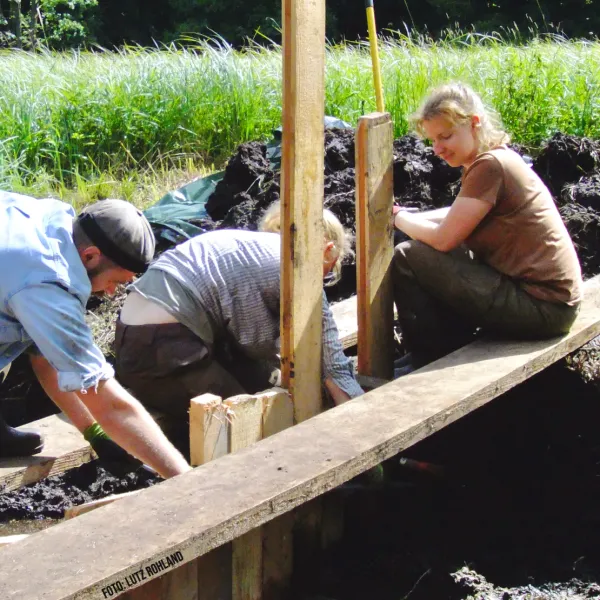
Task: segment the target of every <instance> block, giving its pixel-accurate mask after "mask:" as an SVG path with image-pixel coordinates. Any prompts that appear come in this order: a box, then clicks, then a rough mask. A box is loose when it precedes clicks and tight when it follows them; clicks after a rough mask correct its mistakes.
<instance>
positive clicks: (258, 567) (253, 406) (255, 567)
mask: <svg viewBox="0 0 600 600" xmlns="http://www.w3.org/2000/svg"><path fill="white" fill-rule="evenodd" d="M225 405H226V406H228V407H229V408H230V409H231V412H232V413H233V414H232V415H231V423H230V424H229V451H230V452H236V451H237V450H241V449H243V448H246V446H249V445H250V444H253V443H254V442H258V441H260V440H261V439H262V414H263V406H262V400H261V399H260V397H256V396H246V395H240V396H234V397H233V398H229V399H228V400H225ZM262 541H263V538H262V529H261V528H260V527H257V528H256V529H253V530H252V531H249V532H248V533H245V534H244V535H242V536H240V537H239V538H237V539H236V540H234V541H233V542H232V547H233V553H232V567H231V570H232V580H233V590H232V597H233V600H261V598H262V568H263V560H262V559H263V552H262Z"/></svg>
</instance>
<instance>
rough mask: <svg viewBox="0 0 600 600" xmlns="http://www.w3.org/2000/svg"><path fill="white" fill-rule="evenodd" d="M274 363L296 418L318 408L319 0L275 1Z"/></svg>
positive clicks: (321, 39) (321, 80)
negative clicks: (279, 80)
mask: <svg viewBox="0 0 600 600" xmlns="http://www.w3.org/2000/svg"><path fill="white" fill-rule="evenodd" d="M282 22H283V111H282V112H283V114H282V120H283V131H282V147H281V198H282V209H283V211H282V213H283V214H282V223H281V257H282V260H281V364H282V379H283V387H285V388H287V389H288V390H289V391H290V393H291V394H292V398H293V399H294V410H295V417H296V420H297V421H298V422H300V421H304V420H305V419H308V418H310V417H312V416H314V415H316V414H318V413H319V412H320V411H321V408H322V402H321V329H322V317H321V296H322V289H323V160H324V157H323V151H322V148H323V137H324V130H323V118H324V92H325V83H324V79H325V0H283V2H282Z"/></svg>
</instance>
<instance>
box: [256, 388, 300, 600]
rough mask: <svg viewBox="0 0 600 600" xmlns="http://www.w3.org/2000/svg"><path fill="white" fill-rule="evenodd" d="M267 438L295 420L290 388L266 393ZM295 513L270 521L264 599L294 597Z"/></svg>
mask: <svg viewBox="0 0 600 600" xmlns="http://www.w3.org/2000/svg"><path fill="white" fill-rule="evenodd" d="M262 398H263V425H262V427H263V432H262V437H263V439H265V438H268V437H269V436H271V435H274V434H275V433H279V432H280V431H283V430H284V429H288V428H289V427H291V426H292V425H293V424H294V406H293V404H292V399H291V397H290V395H289V394H288V393H287V391H286V390H283V389H277V388H274V389H272V390H269V391H267V392H266V393H265V394H263V395H262ZM293 528H294V515H293V514H292V513H286V514H284V515H281V516H279V517H277V518H276V519H273V520H272V521H270V522H269V523H266V524H265V525H264V526H263V527H262V535H263V573H262V579H263V587H262V599H263V600H283V599H285V598H289V597H290V586H291V580H292V571H293V567H294V564H293V558H294V554H293V533H292V530H293Z"/></svg>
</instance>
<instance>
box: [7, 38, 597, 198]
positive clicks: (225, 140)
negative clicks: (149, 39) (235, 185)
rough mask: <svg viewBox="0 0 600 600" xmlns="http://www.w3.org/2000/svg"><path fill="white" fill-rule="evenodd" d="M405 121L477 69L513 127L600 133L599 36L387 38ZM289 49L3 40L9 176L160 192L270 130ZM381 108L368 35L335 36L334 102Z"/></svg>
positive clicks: (58, 187)
mask: <svg viewBox="0 0 600 600" xmlns="http://www.w3.org/2000/svg"><path fill="white" fill-rule="evenodd" d="M380 58H381V64H382V79H383V83H384V88H385V89H384V93H385V103H386V110H388V111H390V112H391V113H392V116H393V119H394V122H395V127H396V135H402V134H404V133H406V131H407V128H408V121H407V117H408V115H409V114H410V113H411V112H412V111H413V110H414V109H415V108H416V106H417V104H418V103H419V100H420V99H421V98H422V97H423V96H424V94H425V93H426V92H427V90H428V89H429V88H430V87H431V86H433V85H435V84H438V83H440V82H444V81H448V80H461V81H465V82H468V83H470V84H471V85H473V86H474V87H475V89H477V90H478V91H479V92H480V93H481V94H482V95H483V96H484V98H485V99H486V101H487V102H488V103H489V104H490V105H492V106H494V107H495V108H496V109H497V110H498V112H499V113H500V115H501V117H502V120H503V122H504V124H505V126H506V128H507V129H508V131H509V132H510V133H511V134H512V135H513V138H514V140H515V141H518V142H520V143H522V144H525V145H527V146H530V147H535V146H537V145H539V143H540V142H542V141H543V140H544V139H546V138H548V137H549V136H550V135H551V134H552V133H553V132H555V131H563V132H565V133H572V134H576V135H581V136H590V137H596V138H597V137H600V118H599V117H600V94H599V85H600V43H598V42H596V41H592V42H583V41H579V42H575V41H567V40H564V39H561V38H557V37H552V38H546V39H541V38H540V39H536V40H534V41H532V42H530V43H528V44H526V45H515V44H510V43H508V42H506V41H503V40H502V39H500V38H496V37H490V36H485V37H483V36H476V35H473V34H468V35H467V34H464V35H459V34H455V35H453V36H452V37H448V38H447V39H445V40H443V41H438V42H431V41H427V40H422V39H420V40H416V39H409V38H406V37H402V36H399V35H398V36H396V37H389V38H385V39H382V40H381V46H380ZM281 61H282V59H281V49H280V48H277V47H276V48H271V49H264V48H258V47H254V48H249V49H247V50H245V51H243V52H236V51H233V50H231V49H230V48H228V47H227V46H226V45H224V44H219V43H217V41H214V40H213V41H210V42H208V41H207V42H205V43H199V44H198V46H197V47H195V48H194V49H188V50H176V49H168V48H167V49H162V50H144V49H126V50H123V51H121V52H118V53H101V52H98V53H89V52H86V53H83V52H82V53H69V54H55V53H50V52H45V53H38V54H27V53H23V52H8V51H6V52H4V53H2V54H0V85H1V86H2V91H3V93H2V95H1V96H0V140H1V142H0V186H1V187H2V188H3V189H13V190H19V191H22V192H26V193H31V194H33V195H50V194H51V195H54V196H59V197H63V198H67V199H69V200H70V201H72V202H74V203H75V204H78V203H85V202H89V201H92V200H95V199H96V198H101V197H106V196H121V197H125V198H128V199H130V200H132V201H134V202H136V203H137V204H140V205H144V204H148V203H153V202H154V201H156V200H157V199H158V198H159V197H160V196H162V194H164V193H165V192H166V191H168V190H169V189H173V188H174V187H177V186H179V185H181V184H182V183H183V182H185V181H187V180H189V179H191V178H192V177H194V176H197V175H199V174H202V173H203V172H205V170H211V169H213V168H215V166H216V167H218V166H221V165H222V164H223V161H224V160H225V159H226V158H227V156H228V155H229V154H230V153H231V152H232V150H233V149H234V148H235V147H236V145H237V144H239V143H240V142H243V141H248V140H255V139H268V138H269V137H270V135H271V131H272V129H273V128H275V127H277V126H278V125H279V124H280V118H281ZM373 110H375V100H374V93H373V86H372V73H371V62H370V55H369V51H368V47H366V46H365V45H361V44H347V45H343V46H329V47H328V49H327V65H326V98H325V112H326V114H329V115H333V116H336V117H339V118H342V119H345V120H347V121H349V122H350V123H351V124H354V123H356V120H357V118H358V117H359V116H360V115H361V114H364V113H368V112H371V111H373Z"/></svg>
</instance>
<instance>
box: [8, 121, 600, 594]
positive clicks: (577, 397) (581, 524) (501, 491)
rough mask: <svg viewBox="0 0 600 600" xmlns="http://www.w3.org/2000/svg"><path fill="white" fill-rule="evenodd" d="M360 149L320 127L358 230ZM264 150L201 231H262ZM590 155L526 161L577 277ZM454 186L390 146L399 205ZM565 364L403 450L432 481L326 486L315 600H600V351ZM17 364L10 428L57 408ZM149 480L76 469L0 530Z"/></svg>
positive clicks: (333, 188) (337, 202) (597, 245)
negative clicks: (339, 514) (337, 541)
mask: <svg viewBox="0 0 600 600" xmlns="http://www.w3.org/2000/svg"><path fill="white" fill-rule="evenodd" d="M515 149H516V150H517V151H519V150H520V149H519V148H518V147H515ZM354 151H355V150H354V132H353V131H352V130H343V129H339V130H338V129H328V130H326V134H325V147H324V158H325V160H324V164H325V171H324V188H325V199H324V203H325V206H326V207H328V208H330V209H331V210H332V212H333V213H334V214H336V215H337V216H338V218H340V220H341V221H342V223H343V224H344V225H345V226H346V227H347V228H348V230H349V231H350V232H351V233H353V234H354V233H355V231H356V227H355V220H354V214H355V198H354V193H355V192H354V177H355V162H354ZM267 156H268V155H267V147H266V145H264V144H261V143H259V142H251V143H247V144H242V145H241V146H240V147H239V149H238V151H237V152H236V153H235V155H234V156H232V157H231V159H230V161H229V163H228V165H227V167H226V170H225V177H224V179H223V180H222V182H220V183H219V184H218V186H217V188H216V190H215V193H214V194H213V196H212V197H211V198H210V201H209V203H208V205H207V211H208V213H209V215H210V218H209V219H205V220H203V223H202V225H203V227H204V228H205V229H207V230H208V229H214V228H219V229H223V228H244V229H251V230H252V229H256V227H257V223H258V221H259V219H260V217H261V215H262V212H263V211H264V210H265V208H266V207H267V206H268V205H269V204H270V203H271V202H273V201H274V200H277V199H279V196H280V181H279V177H280V174H279V171H278V170H276V169H273V168H272V164H271V163H270V162H269V160H268V158H267ZM599 156H600V144H599V143H598V142H595V141H592V140H586V139H580V138H575V137H572V136H565V135H562V134H556V135H555V136H554V137H553V138H552V139H550V140H548V142H547V143H546V144H545V145H544V146H543V147H541V148H539V149H538V150H537V151H535V152H532V158H533V165H532V168H533V169H535V171H536V172H537V173H538V174H539V175H540V177H541V178H542V179H543V180H544V182H545V183H546V184H547V185H548V187H549V189H550V190H551V192H552V194H553V197H554V199H555V201H556V204H557V206H558V207H559V211H560V214H561V216H562V218H563V220H564V222H565V224H566V226H567V229H568V230H569V232H570V234H571V236H572V238H573V241H574V243H575V246H576V248H577V252H578V254H579V257H580V260H581V263H582V267H583V271H584V275H585V277H586V278H588V277H591V276H593V275H595V274H597V273H600V241H599V236H600V165H599ZM459 183H460V170H458V169H453V168H450V167H448V166H447V165H446V164H445V163H443V161H441V160H440V159H438V158H437V157H436V156H435V155H434V154H433V152H432V150H431V148H429V147H428V146H427V145H425V144H424V143H423V142H422V141H421V140H419V139H418V138H416V137H414V136H405V137H402V138H400V139H398V140H395V141H394V195H395V199H396V201H397V202H398V203H399V204H401V205H404V206H410V207H417V208H420V209H428V208H437V207H442V206H447V205H449V204H450V203H451V202H452V199H453V198H454V197H455V195H456V192H457V190H458V186H459ZM355 286H356V278H355V269H354V264H353V260H352V259H349V260H348V261H347V264H346V265H344V268H343V278H342V283H341V284H338V285H336V286H334V287H333V288H330V289H329V290H328V295H329V297H330V299H331V300H337V299H341V298H344V297H347V296H348V295H350V294H351V293H353V291H354V290H355ZM568 362H569V365H570V367H571V370H569V369H567V366H566V364H565V361H562V362H561V363H560V365H557V366H555V367H552V368H550V369H547V370H546V371H545V372H544V373H542V374H540V375H538V376H536V377H535V378H533V379H532V380H530V381H528V382H527V383H525V384H523V385H521V386H519V387H518V388H517V389H516V390H515V391H513V392H511V393H509V394H506V395H505V396H503V397H502V400H501V401H498V400H497V401H495V402H492V403H491V404H490V405H489V406H486V407H484V408H482V409H480V410H478V411H476V412H475V413H474V414H472V415H470V416H468V417H467V418H465V419H462V420H461V421H460V422H459V423H456V424H453V425H451V426H449V427H447V428H446V429H444V430H443V431H441V432H440V433H438V434H436V435H435V436H433V437H432V438H429V439H428V440H425V441H424V442H421V443H420V444H418V445H416V446H414V447H412V448H411V449H409V451H408V452H407V453H405V456H408V457H414V458H416V459H419V460H425V461H430V462H432V463H434V464H439V465H443V467H444V475H443V476H442V477H432V476H431V475H430V474H423V473H414V472H407V470H406V468H403V467H401V466H400V465H399V464H398V459H397V458H396V459H394V460H392V461H388V463H387V464H386V465H385V470H386V479H385V482H384V483H383V484H382V485H381V486H379V487H377V486H376V487H373V486H367V488H366V489H365V491H363V492H360V491H359V492H357V491H348V490H344V489H341V490H340V491H338V492H336V493H340V494H344V495H345V497H346V500H347V519H346V535H345V538H344V543H343V544H342V545H341V546H340V547H338V548H337V549H335V551H334V552H332V553H330V555H328V556H327V557H326V558H325V560H324V561H323V569H322V573H321V576H320V577H319V578H317V579H315V581H314V586H313V587H314V589H312V590H309V592H310V593H312V595H313V597H315V598H316V597H321V598H329V599H332V600H334V599H339V600H341V599H342V598H343V599H346V600H351V599H353V598H357V599H358V598H360V599H361V600H363V599H364V598H380V599H382V600H383V599H385V598H390V599H392V598H394V599H398V598H410V600H417V599H419V598H422V599H427V600H430V599H436V598H444V599H446V598H448V599H454V598H457V599H458V598H460V599H467V598H477V599H479V598H481V599H484V598H485V599H488V598H489V599H495V598H502V599H503V600H510V599H515V600H516V599H517V598H519V599H521V598H523V599H525V598H536V599H554V598H561V599H562V598H600V591H599V589H598V586H597V584H596V581H598V580H600V544H598V539H600V511H599V509H598V506H600V467H599V466H598V465H599V464H600V434H599V433H598V430H599V427H598V424H599V423H600V408H599V407H600V402H598V400H599V399H600V398H599V391H600V386H599V381H600V369H599V367H598V365H599V364H600V349H599V347H598V344H591V345H588V346H587V347H586V348H584V349H582V350H580V351H579V352H578V353H576V354H575V355H573V356H572V357H570V359H569V361H568ZM27 369H28V367H27V365H26V361H21V362H17V363H16V365H15V369H13V372H12V373H11V374H10V375H9V380H8V381H7V385H5V386H4V387H3V388H2V389H0V394H2V397H0V400H1V401H2V406H3V407H4V408H6V409H7V411H8V412H7V417H8V420H9V421H10V422H12V423H13V424H20V423H23V422H27V421H31V420H33V419H34V418H39V417H41V416H45V414H49V412H51V409H49V408H48V407H49V406H52V405H51V404H44V402H46V403H49V401H48V400H47V399H46V400H45V401H43V400H41V398H43V397H44V395H43V392H41V390H40V389H39V387H36V386H37V383H35V382H34V381H33V378H32V377H31V374H29V375H28V374H27ZM23 399H25V400H26V401H25V402H19V400H23ZM45 411H48V412H45ZM44 413H45V414H44ZM32 415H34V416H32ZM150 483H151V482H141V483H140V482H136V481H132V480H129V479H128V478H126V479H124V480H115V479H114V478H112V477H111V476H110V475H108V474H106V472H103V470H102V469H98V468H97V467H96V466H94V465H89V466H84V467H81V469H77V470H74V471H71V472H69V473H67V474H65V475H62V476H57V477H53V478H48V479H46V480H45V481H43V482H39V483H38V484H35V485H34V486H30V488H27V489H24V490H20V491H18V492H15V493H12V494H3V495H1V496H0V523H2V522H6V521H8V520H10V519H15V518H28V519H38V518H60V517H61V516H62V513H64V509H65V508H66V507H68V506H71V505H72V504H78V503H81V502H85V501H88V500H91V499H96V498H100V497H102V496H105V495H109V494H113V493H119V492H124V491H129V490H131V489H137V488H136V487H135V486H137V485H139V486H141V487H144V486H146V485H149V484H150Z"/></svg>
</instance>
